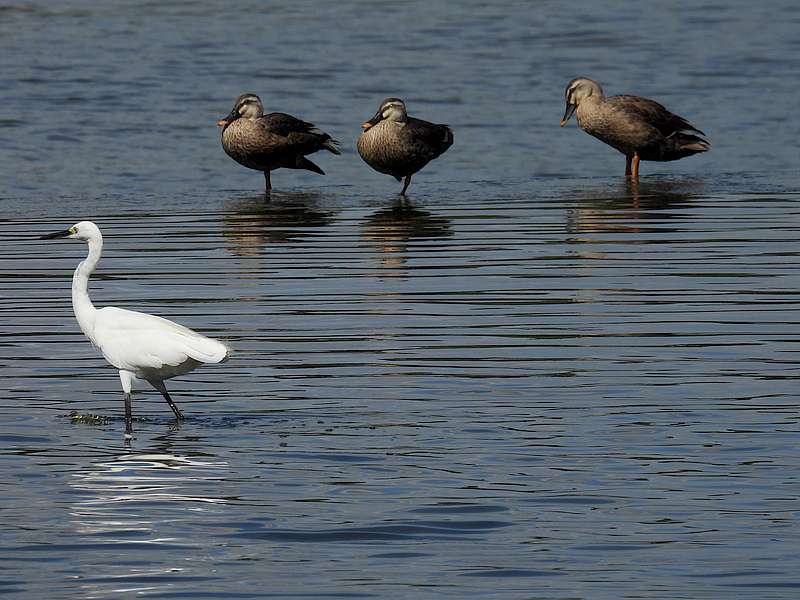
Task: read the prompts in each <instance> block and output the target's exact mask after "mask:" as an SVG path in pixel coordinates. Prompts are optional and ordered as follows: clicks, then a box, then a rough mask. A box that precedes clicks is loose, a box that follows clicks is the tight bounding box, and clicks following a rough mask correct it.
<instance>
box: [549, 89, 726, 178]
mask: <svg viewBox="0 0 800 600" xmlns="http://www.w3.org/2000/svg"><path fill="white" fill-rule="evenodd" d="M564 97H565V100H566V102H567V108H566V110H565V111H564V118H563V119H561V126H562V127H563V126H564V125H566V123H567V121H569V119H570V117H572V115H573V113H574V114H575V115H576V116H577V119H578V125H580V127H581V129H583V130H584V131H585V132H586V133H588V134H589V135H592V136H594V137H596V138H597V139H598V140H600V141H602V142H605V143H606V144H608V145H609V146H612V147H614V148H616V149H617V150H619V151H620V152H622V153H623V154H624V155H625V175H626V176H632V177H633V178H634V179H638V177H639V161H640V160H654V161H670V160H678V159H679V158H683V157H685V156H691V155H692V154H697V153H698V152H706V151H707V150H708V149H709V148H710V146H711V144H710V143H709V142H708V141H707V140H705V139H703V138H702V137H700V136H702V135H705V134H704V133H703V132H702V131H700V130H699V129H697V128H696V127H695V126H694V125H692V124H691V123H689V121H687V120H686V119H684V118H683V117H679V116H678V115H675V114H673V113H671V112H669V111H668V110H667V109H666V108H664V107H663V106H662V105H661V104H659V103H658V102H655V101H654V100H650V99H648V98H642V97H640V96H627V95H622V96H609V97H606V96H605V95H604V94H603V89H602V88H601V87H600V84H599V83H597V82H596V81H594V80H593V79H588V78H586V77H578V78H576V79H573V80H572V81H570V82H569V84H568V85H567V89H566V91H565V92H564ZM695 134H699V135H695ZM631 163H632V164H633V169H631Z"/></svg>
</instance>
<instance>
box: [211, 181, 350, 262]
mask: <svg viewBox="0 0 800 600" xmlns="http://www.w3.org/2000/svg"><path fill="white" fill-rule="evenodd" d="M322 200H323V196H322V194H320V193H318V192H273V193H272V194H271V195H270V197H269V198H266V197H265V196H264V194H258V195H247V196H236V197H233V198H231V199H229V200H227V201H226V202H225V213H224V214H223V217H222V221H223V226H224V229H223V232H222V234H223V237H224V238H225V240H226V242H227V243H226V250H228V251H229V252H231V253H232V254H236V255H238V256H257V255H259V254H261V253H262V252H263V247H264V246H266V245H269V244H281V243H286V242H290V241H294V240H300V239H303V238H305V237H307V236H308V235H310V233H309V232H308V231H304V230H306V229H311V228H320V227H323V226H325V225H328V224H329V223H331V222H332V221H333V218H334V216H335V212H334V211H332V210H327V209H323V208H320V206H319V205H320V204H321V202H322Z"/></svg>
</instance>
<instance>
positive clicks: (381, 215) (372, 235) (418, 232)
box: [361, 198, 453, 275]
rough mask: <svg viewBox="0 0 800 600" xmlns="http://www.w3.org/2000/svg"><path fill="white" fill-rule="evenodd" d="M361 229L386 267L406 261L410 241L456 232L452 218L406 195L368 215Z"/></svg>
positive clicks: (436, 237)
mask: <svg viewBox="0 0 800 600" xmlns="http://www.w3.org/2000/svg"><path fill="white" fill-rule="evenodd" d="M361 229H362V233H361V235H362V237H363V238H364V240H365V241H367V242H368V243H370V244H371V245H373V246H375V247H377V249H378V250H379V251H380V254H379V257H380V263H381V265H383V266H387V267H397V266H400V265H403V264H404V263H405V262H406V260H407V259H408V246H409V242H410V241H411V240H426V239H438V238H444V237H448V236H451V235H453V232H452V229H451V226H450V220H449V219H447V218H445V217H442V216H436V215H433V214H431V213H430V212H428V211H426V210H422V209H419V208H416V207H415V206H413V205H412V204H411V203H409V202H408V201H407V200H405V199H404V198H400V199H398V200H396V201H395V202H394V204H392V206H390V207H389V208H384V209H381V210H379V211H378V212H376V213H374V214H373V215H371V216H369V217H367V219H366V220H365V221H364V223H363V224H362V226H361ZM397 275H400V273H397Z"/></svg>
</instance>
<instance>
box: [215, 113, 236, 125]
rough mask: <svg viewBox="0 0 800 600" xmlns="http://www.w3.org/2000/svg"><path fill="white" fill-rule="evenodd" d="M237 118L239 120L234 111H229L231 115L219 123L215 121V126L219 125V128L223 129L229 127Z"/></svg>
mask: <svg viewBox="0 0 800 600" xmlns="http://www.w3.org/2000/svg"><path fill="white" fill-rule="evenodd" d="M238 118H239V115H237V114H236V109H234V110H232V111H231V113H230V114H229V115H228V116H227V117H224V118H222V119H220V120H219V121H217V125H219V126H220V127H225V126H227V125H230V124H231V123H233V122H234V121H235V120H236V119H238Z"/></svg>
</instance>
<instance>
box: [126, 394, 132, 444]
mask: <svg viewBox="0 0 800 600" xmlns="http://www.w3.org/2000/svg"><path fill="white" fill-rule="evenodd" d="M125 433H127V434H128V435H130V434H131V433H133V416H132V414H131V395H130V394H129V393H127V392H126V393H125Z"/></svg>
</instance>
